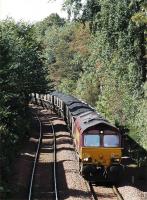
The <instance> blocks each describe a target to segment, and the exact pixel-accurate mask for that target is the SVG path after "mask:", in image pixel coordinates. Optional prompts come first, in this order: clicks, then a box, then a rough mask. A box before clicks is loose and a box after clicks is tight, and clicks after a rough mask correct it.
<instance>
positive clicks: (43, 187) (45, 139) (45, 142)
mask: <svg viewBox="0 0 147 200" xmlns="http://www.w3.org/2000/svg"><path fill="white" fill-rule="evenodd" d="M36 118H37V120H38V122H39V138H38V145H37V150H36V154H35V159H34V164H33V169H32V173H31V179H30V185H29V195H28V200H33V199H36V198H37V199H39V198H41V199H46V198H48V199H55V200H58V199H59V198H58V190H57V177H56V134H55V131H54V126H53V124H52V122H51V119H50V118H46V119H47V121H49V124H50V134H47V133H46V132H47V130H45V128H44V127H45V126H46V124H47V121H46V122H45V121H43V122H42V121H41V120H40V119H39V117H38V116H36ZM48 128H49V126H48ZM46 129H47V126H46ZM51 132H52V133H51ZM44 152H45V153H46V154H47V153H48V155H45V153H44ZM51 155H52V156H51ZM44 156H46V157H47V156H49V157H50V158H48V160H47V161H45V160H44V158H43V157H44ZM51 157H52V158H51ZM51 171H52V172H53V174H51ZM43 173H44V174H43Z"/></svg>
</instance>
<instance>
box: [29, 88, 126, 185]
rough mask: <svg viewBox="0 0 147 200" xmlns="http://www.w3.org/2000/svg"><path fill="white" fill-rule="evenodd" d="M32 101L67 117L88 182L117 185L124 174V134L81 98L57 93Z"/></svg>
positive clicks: (41, 96) (80, 168)
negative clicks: (122, 163) (122, 161)
mask: <svg viewBox="0 0 147 200" xmlns="http://www.w3.org/2000/svg"><path fill="white" fill-rule="evenodd" d="M32 100H33V101H34V102H36V103H37V104H39V105H42V106H43V107H46V108H49V109H51V110H53V111H54V112H56V113H58V114H59V115H60V116H62V117H63V119H64V120H65V122H66V123H67V126H68V128H69V129H70V132H71V135H72V137H73V141H74V144H75V150H76V152H77V155H78V162H79V172H80V174H81V175H82V176H83V177H85V178H86V179H88V180H93V177H95V178H96V179H97V180H98V181H105V182H106V181H108V182H116V181H119V179H120V176H121V174H122V166H121V156H122V145H121V144H122V141H121V140H122V135H121V133H120V131H119V129H118V128H117V127H115V126H113V125H112V124H111V123H109V122H108V121H107V120H106V119H105V118H104V117H102V116H101V115H100V114H99V113H98V112H96V111H95V109H94V108H92V107H91V106H89V105H88V104H87V103H85V102H83V101H81V100H78V99H77V98H75V97H73V96H70V95H65V94H63V93H61V92H57V91H54V92H52V93H50V94H46V95H40V94H32Z"/></svg>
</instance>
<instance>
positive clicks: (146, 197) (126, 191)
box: [118, 186, 147, 200]
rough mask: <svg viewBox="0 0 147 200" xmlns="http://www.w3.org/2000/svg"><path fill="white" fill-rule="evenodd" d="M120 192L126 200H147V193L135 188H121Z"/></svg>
mask: <svg viewBox="0 0 147 200" xmlns="http://www.w3.org/2000/svg"><path fill="white" fill-rule="evenodd" d="M118 189H119V192H120V193H121V194H122V196H123V198H124V200H147V192H142V191H141V190H139V189H137V188H136V187H133V186H122V187H119V188H118Z"/></svg>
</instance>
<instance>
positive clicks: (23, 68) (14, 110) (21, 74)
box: [0, 19, 48, 192]
mask: <svg viewBox="0 0 147 200" xmlns="http://www.w3.org/2000/svg"><path fill="white" fill-rule="evenodd" d="M0 49H1V51H0V148H1V149H0V176H1V177H0V178H1V179H0V191H3V192H7V190H8V188H7V179H8V176H9V175H10V173H11V163H12V161H13V159H14V157H15V156H16V154H17V151H18V149H19V148H21V145H22V144H23V142H24V140H25V139H26V138H27V137H28V130H29V128H30V117H29V112H28V103H29V98H30V97H29V95H30V94H31V93H33V92H38V93H39V92H40V93H41V92H42V93H45V92H46V90H47V89H48V86H47V80H46V76H45V74H46V71H45V68H44V65H43V57H42V53H41V51H42V50H41V46H40V44H39V43H38V42H37V40H36V37H35V34H34V26H33V25H29V24H26V23H23V22H19V23H15V22H14V21H13V20H12V19H7V20H5V21H0Z"/></svg>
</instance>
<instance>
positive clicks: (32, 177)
mask: <svg viewBox="0 0 147 200" xmlns="http://www.w3.org/2000/svg"><path fill="white" fill-rule="evenodd" d="M36 118H37V120H38V121H39V141H38V145H37V151H36V154H35V160H34V164H33V170H32V176H31V180H30V187H29V196H28V200H31V199H32V191H33V182H34V174H35V170H36V163H37V160H38V155H39V149H40V144H41V140H42V124H41V121H40V119H39V117H38V116H37V115H36Z"/></svg>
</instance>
